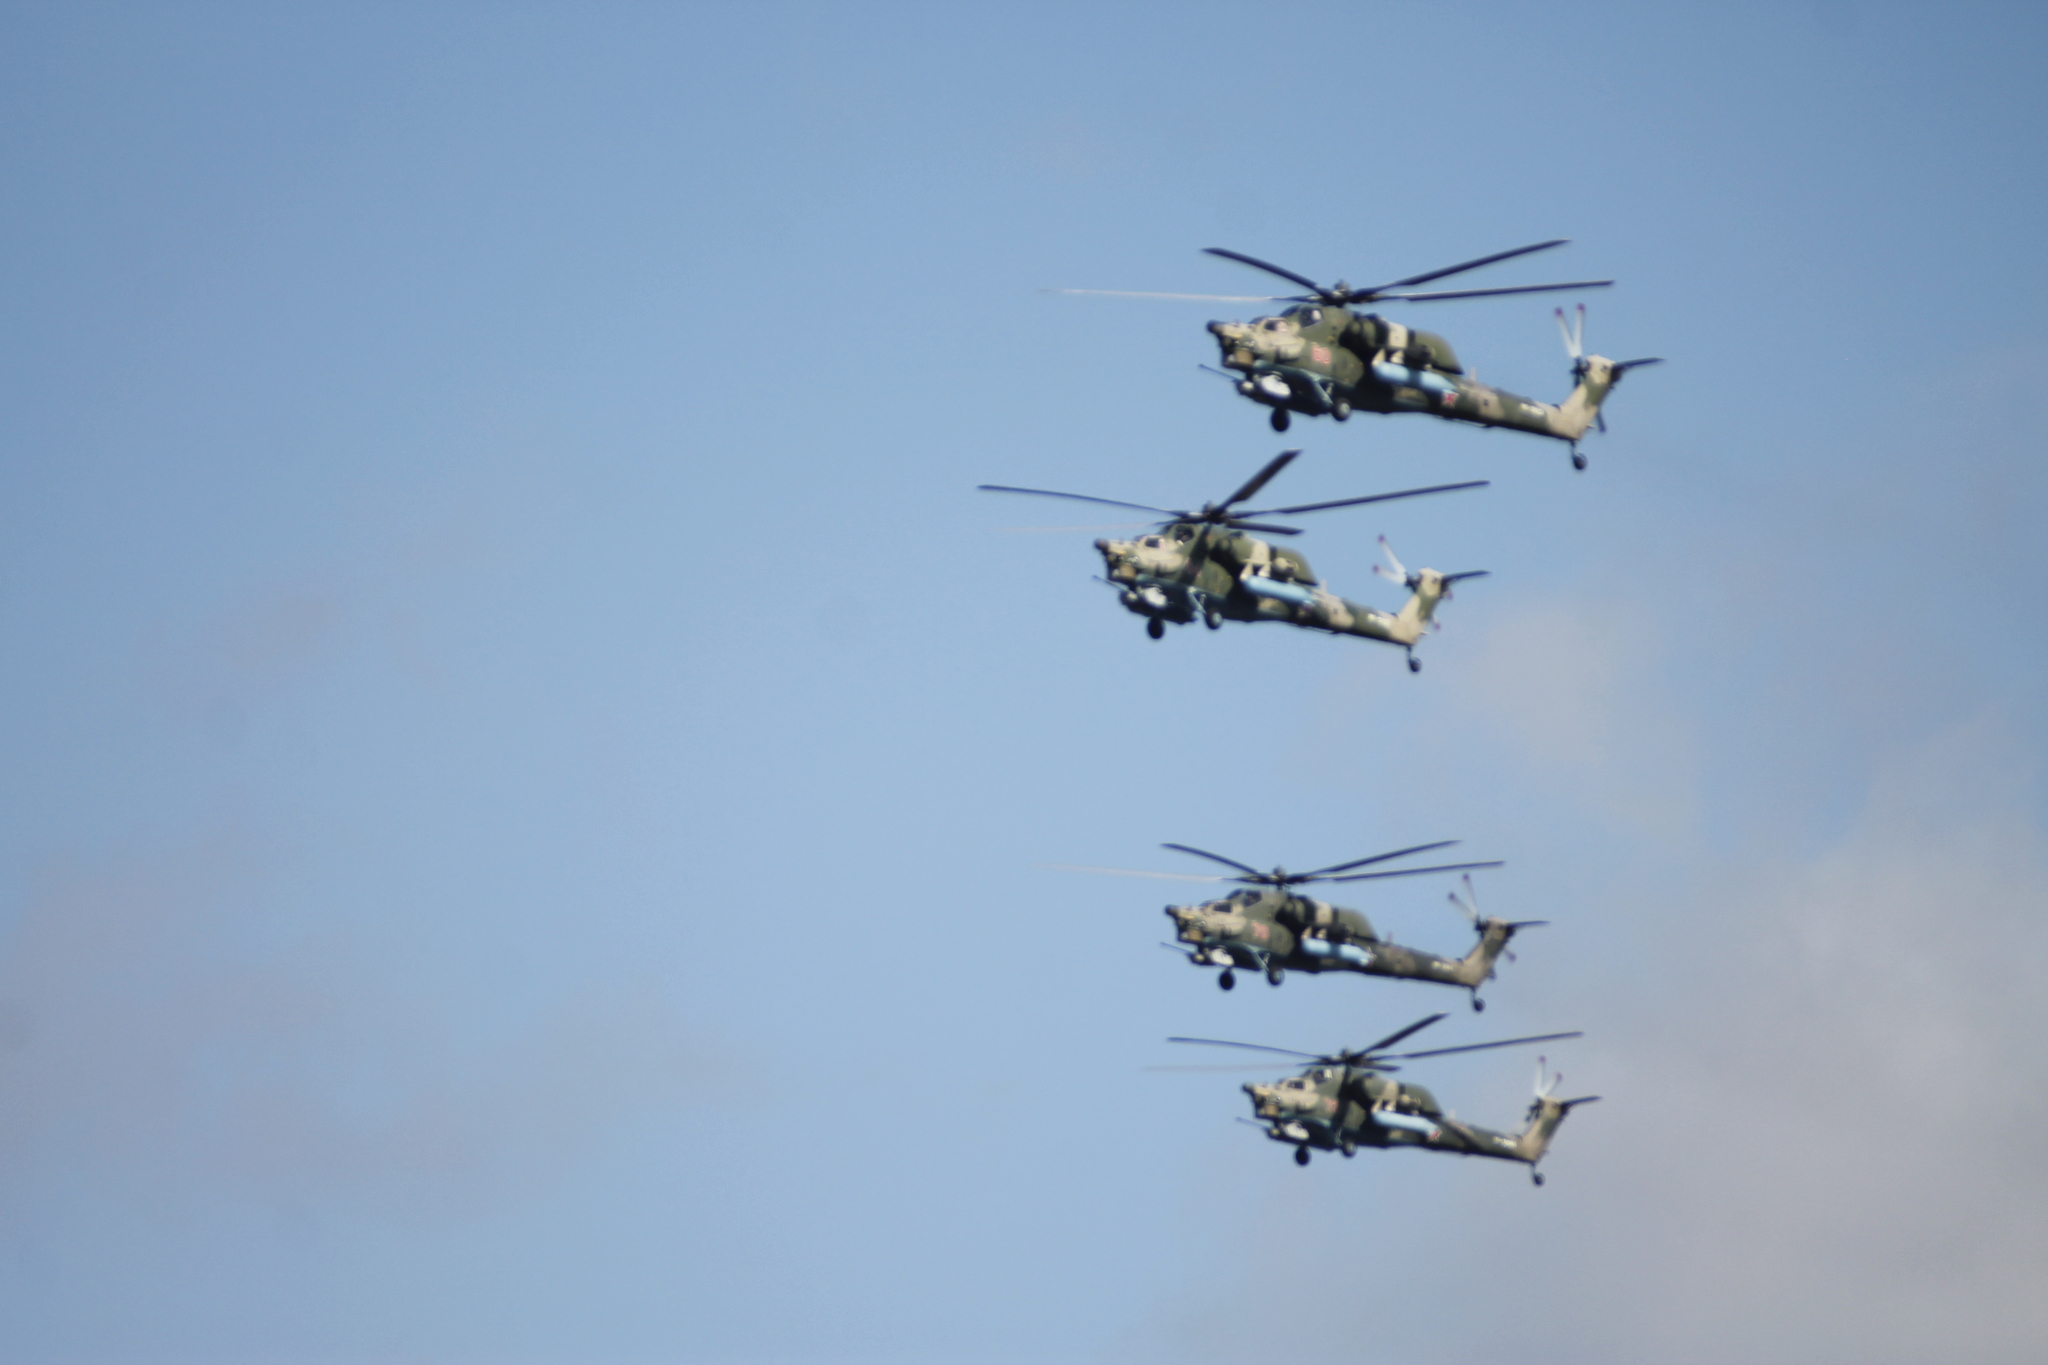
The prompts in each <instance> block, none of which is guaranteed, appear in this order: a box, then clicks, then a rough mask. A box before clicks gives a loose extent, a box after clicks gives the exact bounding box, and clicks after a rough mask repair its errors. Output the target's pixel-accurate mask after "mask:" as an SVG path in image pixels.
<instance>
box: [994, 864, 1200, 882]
mask: <svg viewBox="0 0 2048 1365" xmlns="http://www.w3.org/2000/svg"><path fill="white" fill-rule="evenodd" d="M1032 866H1033V867H1042V868H1045V869H1047V870H1048V871H1052V872H1100V873H1102V874H1103V875H1104V876H1106V877H1151V878H1153V879H1154V880H1157V881H1162V882H1234V881H1236V880H1237V878H1235V877H1218V876H1216V875H1214V874H1213V873H1208V872H1141V871H1139V870H1138V869H1137V868H1135V867H1089V866H1087V865H1086V864H1085V863H1033V864H1032Z"/></svg>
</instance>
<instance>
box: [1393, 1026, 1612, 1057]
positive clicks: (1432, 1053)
mask: <svg viewBox="0 0 2048 1365" xmlns="http://www.w3.org/2000/svg"><path fill="white" fill-rule="evenodd" d="M1585 1036H1586V1035H1585V1034H1584V1033H1583V1032H1580V1033H1539V1034H1537V1035H1536V1036H1535V1037H1533V1038H1503V1039H1501V1040H1500V1041H1499V1042H1497V1043H1467V1044H1466V1045H1465V1046H1463V1047H1439V1048H1431V1049H1430V1050H1429V1051H1427V1052H1395V1053H1391V1054H1389V1055H1390V1056H1392V1057H1394V1058H1395V1059H1396V1060H1399V1061H1404V1062H1412V1061H1414V1060H1415V1059H1416V1058H1418V1057H1448V1056H1449V1055H1450V1054H1451V1053H1453V1052H1484V1051H1486V1050H1487V1049H1488V1048H1493V1047H1521V1046H1523V1045H1524V1044H1526V1043H1549V1042H1555V1041H1556V1040H1557V1039H1560V1038H1583V1037H1585Z"/></svg>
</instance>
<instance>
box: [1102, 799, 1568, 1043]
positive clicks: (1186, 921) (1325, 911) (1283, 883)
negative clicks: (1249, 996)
mask: <svg viewBox="0 0 2048 1365" xmlns="http://www.w3.org/2000/svg"><path fill="white" fill-rule="evenodd" d="M1457 842H1458V841H1457V840H1455V839H1446V840H1444V841H1442V842H1441V843H1434V844H1417V845H1416V846H1415V847H1413V848H1403V849H1396V850H1395V851H1394V852H1392V853H1380V854H1375V855H1374V856H1373V857H1370V858H1359V859H1357V860H1356V861H1354V862H1348V863H1337V864H1335V865H1334V866H1331V867H1325V868H1320V869H1318V870H1316V871H1314V872H1289V871H1288V870H1287V869H1285V868H1282V867H1276V868H1274V869H1273V870H1272V871H1271V872H1260V871H1258V870H1256V869H1254V868H1251V867H1247V866H1246V865H1245V864H1243V863H1240V862H1238V861H1236V860H1235V859H1231V858H1225V857H1223V856H1222V855H1221V854H1217V853H1210V852H1207V851H1206V850H1204V849H1199V848H1190V847H1189V846H1188V845H1186V844H1162V845H1160V847H1162V848H1170V849H1172V850H1173V851H1174V852H1176V853H1190V854H1193V855H1194V856H1195V857H1197V858H1207V859H1209V860H1210V861H1211V862H1217V863H1221V864H1223V865H1224V866H1225V867H1230V868H1235V869H1236V870H1237V871H1238V873H1239V874H1240V875H1238V876H1235V877H1231V876H1219V875H1213V874H1201V873H1192V872H1140V871H1137V870H1135V869H1132V868H1113V867H1101V868H1076V869H1073V870H1075V871H1088V872H1107V873H1112V874H1114V875H1117V876H1125V877H1156V878H1159V879H1161V880H1170V881H1189V882H1237V883H1240V884H1241V885H1242V887H1243V889H1242V890H1239V891H1235V892H1233V893H1231V894H1230V895H1228V896H1225V897H1223V898H1222V899H1220V900H1213V901H1206V902H1204V903H1202V904H1200V905H1169V906H1167V907H1166V916H1167V918H1168V919H1171V920H1172V921H1173V925H1174V930H1175V937H1176V938H1177V939H1179V942H1178V943H1168V944H1163V945H1161V946H1163V947H1167V948H1171V949H1173V950H1174V951H1176V952H1179V953H1181V954H1183V955H1184V956H1186V958H1187V960H1188V961H1189V962H1191V963H1193V964H1194V965H1195V966H1197V967H1221V968H1222V969H1223V970H1222V972H1221V973H1220V974H1218V976H1217V978H1216V984H1217V986H1219V987H1220V988H1222V989H1223V990H1226V991H1227V990H1230V989H1232V988H1233V987H1235V986H1236V985H1237V974H1236V969H1237V968H1239V967H1242V968H1244V969H1245V970H1247V971H1261V972H1264V973H1265V974H1266V981H1267V984H1269V985H1273V986H1277V985H1279V984H1280V983H1281V982H1282V981H1284V980H1286V978H1287V973H1288V972H1289V971H1297V972H1310V973H1321V972H1355V973H1357V974H1359V975H1361V976H1385V977H1393V978H1395V979H1397V980H1401V981H1430V982H1435V983H1437V984H1438V985H1443V986H1457V987H1461V988H1463V989H1464V990H1466V991H1469V992H1471V1000H1472V1008H1473V1009H1474V1010H1483V1009H1485V1008H1486V1002H1485V1001H1484V1000H1481V999H1480V998H1479V989H1480V987H1482V986H1484V985H1485V984H1486V983H1487V982H1488V981H1490V980H1492V979H1493V969H1494V963H1495V962H1496V961H1498V960H1499V959H1500V958H1501V957H1502V956H1506V957H1507V958H1508V960H1509V961H1513V960H1514V954H1513V953H1511V952H1508V950H1507V948H1508V941H1509V940H1510V939H1512V938H1514V936H1515V935H1516V934H1518V933H1520V932H1521V931H1522V930H1524V929H1534V928H1537V927H1539V926H1541V925H1544V924H1548V923H1549V921H1548V920H1539V919H1527V920H1504V919H1499V918H1496V917H1491V916H1489V917H1487V918H1484V919H1482V918H1481V917H1480V915H1479V911H1478V908H1477V907H1478V904H1479V897H1478V894H1477V893H1476V892H1475V891H1474V890H1473V889H1472V874H1471V872H1469V871H1466V869H1468V868H1482V867H1499V866H1501V864H1500V863H1498V862H1489V863H1448V864H1444V865H1441V866H1437V867H1407V868H1398V869H1395V870H1392V871H1380V872H1358V871H1354V870H1353V869H1356V868H1361V867H1369V866H1372V865H1373V864H1375V863H1384V862H1390V861H1392V860H1393V859H1396V858H1407V857H1412V856H1414V855H1415V854H1417V853H1429V852H1433V851H1434V850H1436V849H1439V848H1449V847H1451V846H1452V845H1453V844H1455V843H1457ZM1433 872H1464V873H1465V896H1464V898H1460V897H1459V895H1458V893H1457V892H1455V891H1453V892H1452V893H1451V896H1450V900H1451V904H1452V905H1454V906H1456V907H1457V909H1458V910H1459V911H1460V912H1461V913H1462V914H1463V915H1464V916H1465V918H1466V919H1467V920H1469V921H1471V924H1472V927H1473V929H1474V930H1475V931H1476V932H1477V933H1478V935H1479V941H1478V942H1477V943H1475V944H1473V945H1472V949H1471V951H1470V952H1468V953H1466V954H1465V956H1464V957H1462V958H1448V957H1438V956H1437V955H1436V954H1434V953H1425V952H1422V951H1420V950H1419V949H1415V948H1404V947H1402V946H1401V945H1400V944H1398V943H1389V942H1387V941H1386V940H1385V939H1383V938H1381V937H1380V936H1379V935H1378V934H1377V933H1376V932H1374V930H1373V927H1372V921H1370V920H1368V919H1367V918H1366V917H1365V916H1364V915H1362V914H1360V913H1359V912H1358V911H1356V910H1346V909H1343V908H1341V907H1338V906H1333V905H1330V904H1328V903H1326V902H1324V901H1319V900H1316V899H1315V898H1314V897H1312V896H1304V895H1299V894H1297V893H1296V892H1295V890H1294V888H1295V887H1298V886H1303V885H1306V884H1308V883H1311V882H1366V881H1379V880H1381V879H1383V878H1387V877H1416V876H1423V875H1426V874H1429V873H1433ZM1182 945H1188V946H1185V947H1184V946H1182Z"/></svg>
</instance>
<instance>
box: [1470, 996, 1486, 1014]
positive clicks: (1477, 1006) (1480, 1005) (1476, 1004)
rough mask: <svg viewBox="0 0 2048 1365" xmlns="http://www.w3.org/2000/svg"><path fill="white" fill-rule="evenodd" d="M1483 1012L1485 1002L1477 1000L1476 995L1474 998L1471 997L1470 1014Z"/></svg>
mask: <svg viewBox="0 0 2048 1365" xmlns="http://www.w3.org/2000/svg"><path fill="white" fill-rule="evenodd" d="M1485 1011H1486V1002H1485V1001H1484V1000H1481V999H1480V998H1479V997H1478V996H1476V995H1475V996H1473V997H1472V1012H1473V1013H1474V1014H1483V1013H1484V1012H1485Z"/></svg>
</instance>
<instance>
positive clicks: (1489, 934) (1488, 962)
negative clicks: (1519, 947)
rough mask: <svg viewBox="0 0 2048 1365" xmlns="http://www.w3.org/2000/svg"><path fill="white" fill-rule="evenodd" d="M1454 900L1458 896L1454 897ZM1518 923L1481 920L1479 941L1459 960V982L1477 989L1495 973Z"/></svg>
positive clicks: (1519, 926)
mask: <svg viewBox="0 0 2048 1365" xmlns="http://www.w3.org/2000/svg"><path fill="white" fill-rule="evenodd" d="M1452 899H1453V900H1456V899H1457V898H1456V897H1455V896H1453V897H1452ZM1521 927H1522V926H1521V925H1518V924H1509V923H1508V922H1507V921H1506V920H1499V919H1488V920H1481V921H1480V922H1479V925H1478V928H1479V942H1477V943H1475V944H1473V945H1472V951H1471V952H1469V953H1467V954H1465V956H1464V957H1463V958H1461V959H1459V962H1458V984H1459V985H1462V986H1470V987H1472V988H1473V989H1474V990H1475V991H1476V990H1477V989H1478V988H1479V987H1480V986H1482V985H1484V984H1485V983H1486V981H1487V979H1488V978H1489V977H1491V976H1492V975H1493V964H1494V963H1495V962H1496V961H1498V960H1499V959H1500V955H1501V954H1502V953H1504V952H1506V951H1507V949H1508V940H1509V939H1511V938H1513V937H1514V936H1515V930H1517V929H1519V928H1521Z"/></svg>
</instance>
